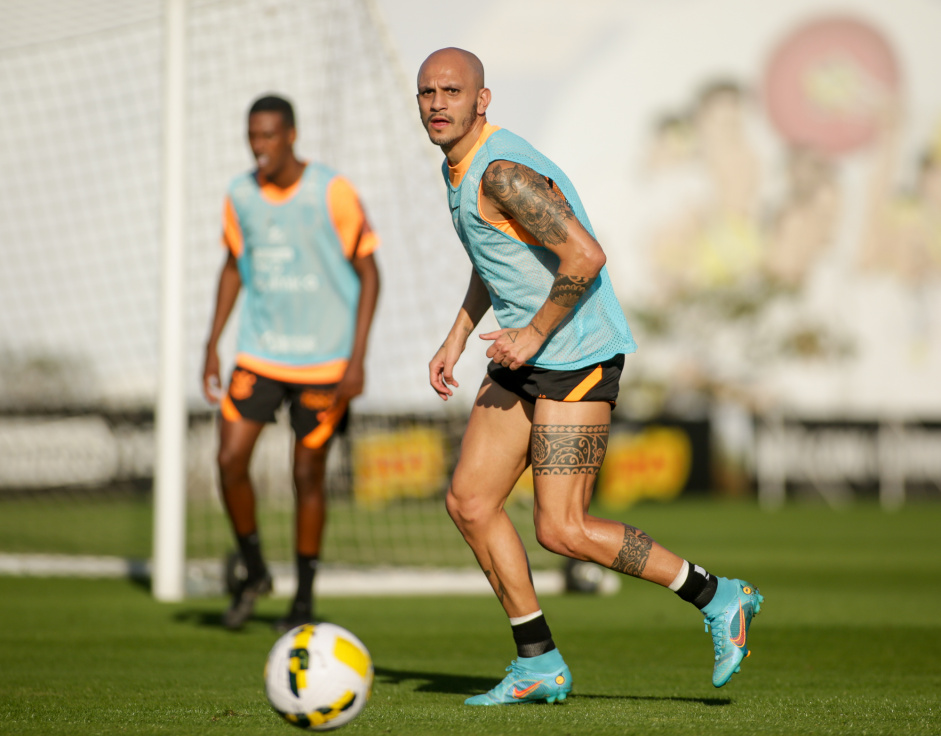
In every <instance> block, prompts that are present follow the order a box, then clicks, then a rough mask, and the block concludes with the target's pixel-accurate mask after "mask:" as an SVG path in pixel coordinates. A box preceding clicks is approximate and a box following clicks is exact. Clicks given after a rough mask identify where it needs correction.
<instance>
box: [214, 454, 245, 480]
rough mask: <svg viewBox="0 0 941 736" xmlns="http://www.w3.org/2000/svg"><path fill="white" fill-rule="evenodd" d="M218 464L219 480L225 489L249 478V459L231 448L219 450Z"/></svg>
mask: <svg viewBox="0 0 941 736" xmlns="http://www.w3.org/2000/svg"><path fill="white" fill-rule="evenodd" d="M216 463H217V464H218V466H219V480H220V481H221V483H222V487H223V488H226V487H227V486H229V485H231V484H232V483H236V482H238V481H240V480H243V479H244V478H246V477H247V476H248V458H246V457H243V456H242V454H241V453H238V452H234V451H232V450H231V449H229V448H225V447H223V448H220V449H219V452H218V454H217V455H216Z"/></svg>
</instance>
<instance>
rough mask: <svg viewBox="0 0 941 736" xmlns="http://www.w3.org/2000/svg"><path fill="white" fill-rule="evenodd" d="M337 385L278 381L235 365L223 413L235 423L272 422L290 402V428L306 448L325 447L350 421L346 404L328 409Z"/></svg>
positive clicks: (224, 400)
mask: <svg viewBox="0 0 941 736" xmlns="http://www.w3.org/2000/svg"><path fill="white" fill-rule="evenodd" d="M335 390H336V384H335V383H331V384H308V383H289V382H287V381H277V380H275V379H273V378H267V377H265V376H261V375H259V374H257V373H255V372H254V371H250V370H248V369H247V368H241V367H239V366H236V367H235V369H234V370H233V371H232V379H231V380H230V381H229V388H228V390H227V391H226V395H225V397H224V398H223V399H222V416H223V417H225V418H226V419H227V420H229V421H232V422H237V421H239V420H240V419H248V420H251V421H253V422H260V423H263V424H270V423H273V422H274V421H275V420H276V416H275V414H276V412H277V411H278V409H279V408H281V406H282V405H283V404H285V403H286V404H288V405H289V407H290V414H291V428H292V429H293V430H294V434H295V436H296V437H297V439H298V440H299V441H301V442H302V443H303V444H304V446H305V447H311V448H314V449H316V448H318V447H323V446H324V445H325V444H326V443H327V441H328V440H329V439H330V438H331V437H332V436H333V435H334V434H336V433H337V432H344V431H345V430H346V424H347V421H348V412H347V410H346V407H339V408H338V409H335V410H332V411H328V410H329V409H330V407H331V405H332V404H333V394H334V391H335Z"/></svg>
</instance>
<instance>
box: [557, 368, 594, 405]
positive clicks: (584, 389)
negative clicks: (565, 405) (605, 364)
mask: <svg viewBox="0 0 941 736" xmlns="http://www.w3.org/2000/svg"><path fill="white" fill-rule="evenodd" d="M601 373H602V371H601V366H600V365H599V366H596V367H595V370H593V371H592V372H591V373H589V374H588V375H587V376H586V377H585V378H584V379H582V382H581V383H580V384H578V385H577V386H576V387H575V388H573V389H572V390H571V391H569V394H568V396H566V397H565V398H564V399H562V401H581V400H582V399H583V398H584V397H585V394H587V393H588V392H589V391H591V390H592V389H593V388H594V387H595V386H597V385H598V383H599V382H600V381H601Z"/></svg>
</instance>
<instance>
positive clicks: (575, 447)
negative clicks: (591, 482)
mask: <svg viewBox="0 0 941 736" xmlns="http://www.w3.org/2000/svg"><path fill="white" fill-rule="evenodd" d="M607 448H608V425H607V424H596V425H593V426H586V425H582V424H572V425H562V424H534V425H533V436H532V458H533V475H597V473H598V470H599V469H600V468H601V463H602V462H603V461H604V454H605V451H606V450H607Z"/></svg>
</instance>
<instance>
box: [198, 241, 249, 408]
mask: <svg viewBox="0 0 941 736" xmlns="http://www.w3.org/2000/svg"><path fill="white" fill-rule="evenodd" d="M241 288H242V277H241V276H240V275H239V268H238V264H237V262H236V260H235V256H233V255H232V254H231V253H229V255H228V257H227V258H226V260H225V263H224V264H223V266H222V271H221V272H220V274H219V285H218V287H217V290H216V308H215V312H214V313H213V317H212V326H211V327H210V329H209V339H208V340H207V341H206V355H205V358H204V362H203V394H204V395H205V397H206V400H207V401H208V402H209V403H211V404H215V403H218V401H219V398H220V396H221V393H222V379H221V377H220V375H219V352H218V344H219V338H220V337H221V336H222V330H223V329H224V328H225V325H226V322H228V320H229V315H230V314H231V313H232V309H233V308H234V307H235V302H236V299H237V298H238V295H239V291H240V289H241Z"/></svg>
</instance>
